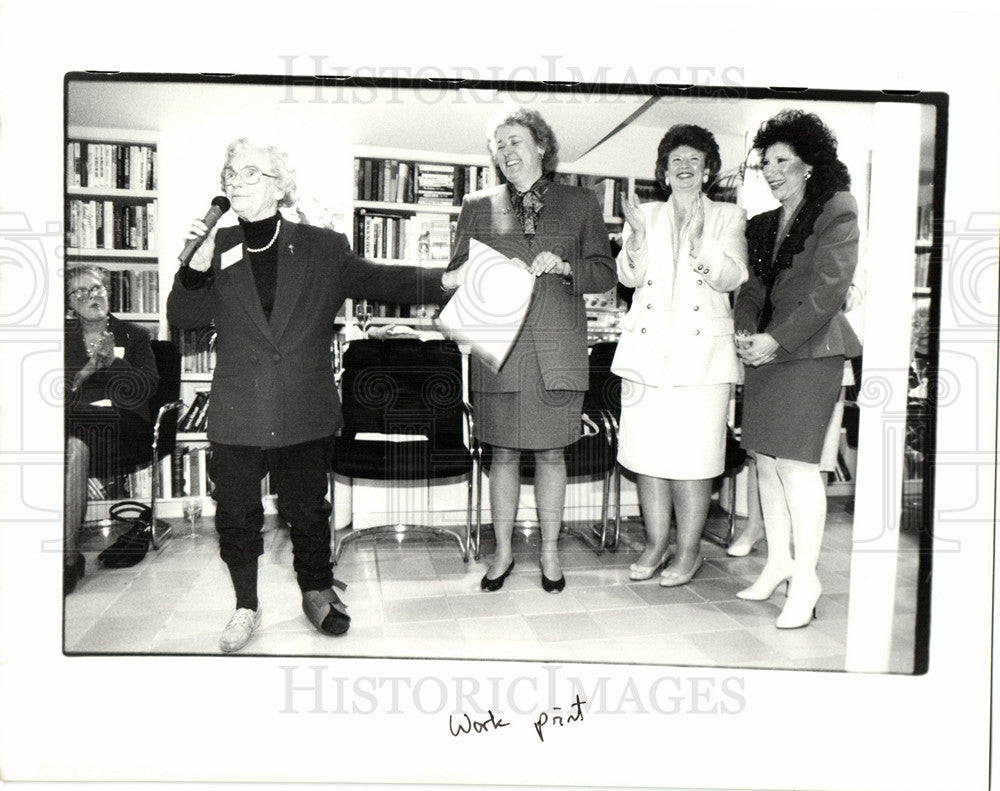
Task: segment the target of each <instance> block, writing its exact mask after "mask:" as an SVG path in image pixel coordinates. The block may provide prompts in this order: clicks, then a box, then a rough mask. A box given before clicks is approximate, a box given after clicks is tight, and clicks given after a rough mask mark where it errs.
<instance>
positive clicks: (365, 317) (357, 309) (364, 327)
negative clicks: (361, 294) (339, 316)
mask: <svg viewBox="0 0 1000 791" xmlns="http://www.w3.org/2000/svg"><path fill="white" fill-rule="evenodd" d="M354 317H355V318H356V319H357V320H358V322H359V323H360V327H359V329H360V330H361V336H362V337H364V338H367V337H368V329H369V327H371V320H372V312H371V310H370V309H369V305H368V300H367V299H362V300H360V301H359V302H358V303H357V304H355V306H354Z"/></svg>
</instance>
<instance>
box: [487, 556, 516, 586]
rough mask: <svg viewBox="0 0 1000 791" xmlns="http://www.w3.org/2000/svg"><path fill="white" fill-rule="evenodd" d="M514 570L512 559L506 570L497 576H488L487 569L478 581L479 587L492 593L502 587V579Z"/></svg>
mask: <svg viewBox="0 0 1000 791" xmlns="http://www.w3.org/2000/svg"><path fill="white" fill-rule="evenodd" d="M513 570H514V561H513V560H511V561H510V565H509V566H507V570H506V571H505V572H504V573H503V574H501V575H500V576H499V577H495V578H494V579H490V578H489V572H488V571H487V572H486V573H485V574H483V578H482V579H481V580H480V581H479V587H480V588H482V589H483V590H484V591H487V592H489V593H492V592H493V591H498V590H500V589H501V588H502V587H503V583H504V580H506V579H507V575H508V574H510V572H511V571H513Z"/></svg>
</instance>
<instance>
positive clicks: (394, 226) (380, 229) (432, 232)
mask: <svg viewBox="0 0 1000 791" xmlns="http://www.w3.org/2000/svg"><path fill="white" fill-rule="evenodd" d="M457 227H458V223H457V222H456V221H454V220H449V219H448V218H447V217H445V216H440V215H434V214H415V215H413V216H412V217H398V216H394V215H387V214H372V213H370V212H368V211H366V210H365V209H359V210H358V211H357V212H356V214H355V217H354V249H355V250H358V251H359V252H361V253H362V255H364V256H365V257H366V258H392V259H399V260H401V259H407V260H410V261H421V262H422V261H441V262H445V261H447V260H448V259H449V258H451V249H452V244H453V243H454V239H455V231H456V228H457Z"/></svg>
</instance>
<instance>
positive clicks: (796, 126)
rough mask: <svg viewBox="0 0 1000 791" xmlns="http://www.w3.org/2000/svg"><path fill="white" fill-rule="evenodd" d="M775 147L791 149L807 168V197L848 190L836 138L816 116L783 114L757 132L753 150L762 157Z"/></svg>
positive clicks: (848, 178) (797, 112) (848, 180)
mask: <svg viewBox="0 0 1000 791" xmlns="http://www.w3.org/2000/svg"><path fill="white" fill-rule="evenodd" d="M775 143H785V144H786V145H788V146H791V147H792V149H793V150H794V151H795V153H796V154H798V155H799V157H800V158H801V159H802V161H803V162H805V163H806V164H807V165H811V166H812V169H813V170H812V176H811V177H810V179H809V181H807V182H806V197H807V198H813V197H815V196H817V195H822V194H823V193H826V192H839V191H841V190H846V189H850V186H851V174H850V173H848V172H847V165H845V164H844V163H843V162H841V161H840V159H838V158H837V136H836V135H835V134H834V133H833V132H832V131H831V129H830V127H828V126H827V125H826V124H824V123H823V121H821V120H820V118H819V116H818V115H816V114H815V113H807V112H805V111H803V110H782V111H781V112H780V113H778V114H777V115H775V116H773V117H772V118H769V119H768V120H767V121H765V122H764V123H763V124H761V125H760V128H759V129H758V130H757V134H756V135H754V138H753V147H754V148H755V149H756V150H757V151H758V152H759V153H760V154H761V156H763V155H764V153H765V152H766V151H767V149H768V148H770V147H771V146H773V145H774V144H775Z"/></svg>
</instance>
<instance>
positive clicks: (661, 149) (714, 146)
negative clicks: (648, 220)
mask: <svg viewBox="0 0 1000 791" xmlns="http://www.w3.org/2000/svg"><path fill="white" fill-rule="evenodd" d="M680 146H691V148H694V149H696V150H698V151H700V152H701V153H702V154H704V155H705V168H706V170H707V171H708V183H707V184H703V185H702V190H703V191H704V190H707V189H708V188H709V187H711V186H712V184H713V183H714V182H715V177H716V176H718V175H719V171H720V170H722V155H721V154H720V153H719V144H718V143H716V142H715V135H713V134H712V133H711V132H709V131H708V130H707V129H705V128H703V127H700V126H695V125H694V124H674V125H673V126H672V127H670V128H669V129H668V130H667V133H666V134H665V135H664V136H663V139H662V140H661V141H660V145H658V146H657V147H656V173H655V178H656V183H657V184H659V185H660V187H661V188H662V189H663V190H664V191H665V192H666V193H667V195H669V194H670V192H671V189H670V185H669V184H667V180H666V173H667V160H668V159H669V158H670V154H671V152H672V151H674V150H675V149H677V148H679V147H680Z"/></svg>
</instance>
